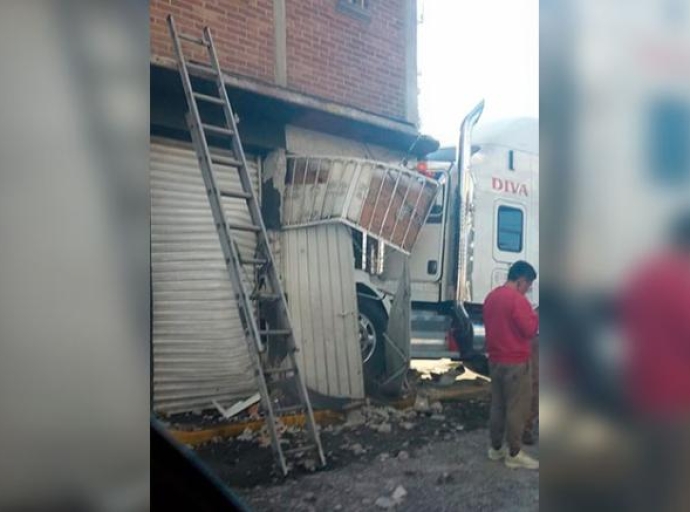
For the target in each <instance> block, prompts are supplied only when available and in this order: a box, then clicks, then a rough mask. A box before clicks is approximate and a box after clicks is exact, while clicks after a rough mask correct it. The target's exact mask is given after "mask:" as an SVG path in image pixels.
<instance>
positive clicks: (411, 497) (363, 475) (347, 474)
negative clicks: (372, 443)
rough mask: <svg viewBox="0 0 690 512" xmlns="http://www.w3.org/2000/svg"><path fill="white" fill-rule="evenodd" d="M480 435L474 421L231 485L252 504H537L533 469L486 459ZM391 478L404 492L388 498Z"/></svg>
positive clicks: (522, 509) (412, 507) (524, 509)
mask: <svg viewBox="0 0 690 512" xmlns="http://www.w3.org/2000/svg"><path fill="white" fill-rule="evenodd" d="M486 439H487V432H486V430H484V429H478V430H475V431H473V432H467V433H462V434H459V435H457V436H455V437H454V438H453V439H452V440H450V441H443V440H433V441H430V442H428V443H426V444H425V445H424V446H422V447H420V448H416V449H411V450H410V452H409V454H410V457H409V458H408V459H406V460H400V458H387V459H385V460H382V459H381V458H379V457H376V458H375V459H374V460H373V461H366V462H365V461H361V462H359V461H358V462H354V463H352V464H349V465H346V466H343V467H341V468H339V469H334V470H332V471H322V472H318V473H315V474H312V475H308V476H304V477H301V478H297V479H291V480H288V481H286V482H285V483H282V484H280V485H275V484H273V485H268V486H257V487H254V488H252V489H240V490H238V493H239V495H240V496H241V497H242V498H243V499H244V500H245V502H246V503H247V504H248V505H249V507H250V508H251V510H256V511H276V512H277V511H286V510H291V511H292V510H294V511H332V510H343V511H375V510H383V509H384V507H390V508H389V509H391V510H396V511H415V512H417V511H426V512H432V511H433V512H435V511H439V512H441V511H458V510H466V511H484V510H485V511H500V510H508V511H511V512H528V511H537V510H539V474H538V472H530V471H524V470H510V469H507V468H506V467H505V466H503V464H501V463H497V462H491V461H489V460H488V459H487V458H486V456H485V454H486V444H487V442H486ZM531 451H532V453H538V449H535V450H531ZM398 486H402V488H403V489H404V491H405V493H406V494H405V496H404V497H403V498H402V499H401V500H400V501H399V502H397V503H396V502H395V500H393V499H391V496H392V495H393V493H394V491H395V489H396V488H398ZM382 498H383V500H382ZM385 498H388V499H385ZM377 502H378V503H377Z"/></svg>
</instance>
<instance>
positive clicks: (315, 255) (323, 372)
mask: <svg viewBox="0 0 690 512" xmlns="http://www.w3.org/2000/svg"><path fill="white" fill-rule="evenodd" d="M300 231H304V235H305V238H306V247H307V257H306V258H305V259H304V260H302V266H303V269H304V273H305V274H307V273H308V274H309V277H310V279H309V288H308V289H309V292H308V293H309V298H308V300H307V301H306V302H307V304H309V305H310V308H309V317H310V322H311V336H312V342H313V344H312V347H313V350H314V370H315V371H314V376H315V378H316V389H317V390H318V391H320V392H322V393H325V394H328V367H327V366H326V364H327V362H326V351H325V347H324V343H323V326H322V324H321V318H322V317H323V315H324V314H326V312H327V309H325V308H324V305H323V304H322V299H323V298H322V297H321V293H320V292H321V289H320V286H321V279H322V277H323V276H322V275H320V274H319V269H320V266H319V246H318V244H319V242H320V240H321V237H320V233H321V232H322V231H323V227H314V228H309V229H304V230H300Z"/></svg>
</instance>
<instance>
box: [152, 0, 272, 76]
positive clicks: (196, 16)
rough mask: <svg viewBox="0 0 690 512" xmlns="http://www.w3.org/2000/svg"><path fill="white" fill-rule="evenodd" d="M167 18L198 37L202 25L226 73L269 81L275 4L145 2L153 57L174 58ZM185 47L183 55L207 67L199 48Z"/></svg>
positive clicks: (262, 0) (249, 0) (259, 0)
mask: <svg viewBox="0 0 690 512" xmlns="http://www.w3.org/2000/svg"><path fill="white" fill-rule="evenodd" d="M168 14H172V15H173V16H174V17H175V25H176V26H177V29H178V31H180V32H184V33H187V34H191V35H201V31H202V29H203V27H204V26H206V25H208V26H209V27H211V33H212V35H213V42H214V43H215V45H216V50H218V57H219V60H220V65H221V67H222V68H223V69H224V70H226V71H229V72H232V73H237V74H240V75H244V76H248V77H252V78H258V79H260V80H263V81H267V82H273V77H274V72H273V63H274V48H275V44H274V36H273V0H149V17H150V27H151V28H150V31H151V53H152V54H153V55H157V56H165V57H172V56H173V51H172V43H171V42H170V34H169V32H168V25H167V23H166V21H165V18H166V16H167V15H168ZM183 44H184V48H185V55H187V56H188V57H191V58H193V59H196V60H200V61H202V62H208V57H207V56H206V55H205V50H204V49H203V48H201V47H199V46H197V45H194V44H191V43H183ZM187 51H189V52H188V53H187Z"/></svg>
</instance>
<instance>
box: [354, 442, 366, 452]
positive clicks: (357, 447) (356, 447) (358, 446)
mask: <svg viewBox="0 0 690 512" xmlns="http://www.w3.org/2000/svg"><path fill="white" fill-rule="evenodd" d="M350 450H352V453H354V454H355V455H363V454H365V453H367V451H366V450H365V449H364V448H363V447H362V445H361V444H359V443H357V444H353V445H352V446H350Z"/></svg>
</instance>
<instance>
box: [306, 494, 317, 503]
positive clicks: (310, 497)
mask: <svg viewBox="0 0 690 512" xmlns="http://www.w3.org/2000/svg"><path fill="white" fill-rule="evenodd" d="M304 501H310V502H312V503H313V502H315V501H316V494H314V493H313V492H307V493H305V494H304Z"/></svg>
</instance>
